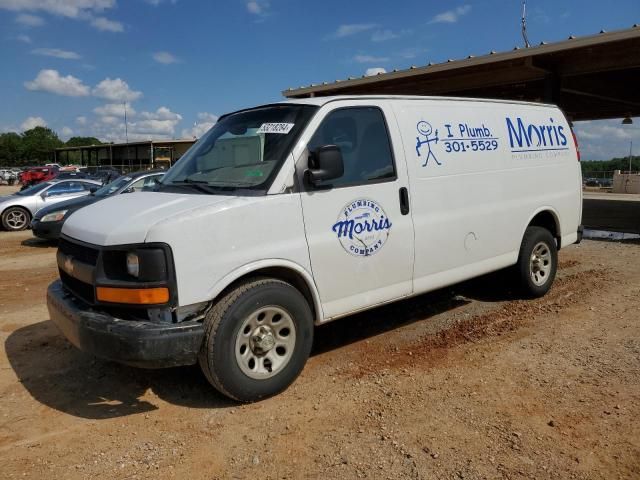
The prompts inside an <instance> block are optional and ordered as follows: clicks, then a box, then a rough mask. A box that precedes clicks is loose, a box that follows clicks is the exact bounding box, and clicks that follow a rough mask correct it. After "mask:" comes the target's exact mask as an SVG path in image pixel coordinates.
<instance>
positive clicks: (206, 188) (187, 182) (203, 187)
mask: <svg viewBox="0 0 640 480" xmlns="http://www.w3.org/2000/svg"><path fill="white" fill-rule="evenodd" d="M163 185H164V184H163ZM166 185H167V186H169V185H178V186H180V187H193V188H195V189H196V190H200V191H201V192H204V193H215V190H214V189H213V188H212V187H211V186H210V185H209V184H208V183H207V182H205V181H202V180H192V179H190V178H185V179H184V180H181V181H177V182H171V183H168V184H166Z"/></svg>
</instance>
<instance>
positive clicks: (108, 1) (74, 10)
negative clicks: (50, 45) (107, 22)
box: [0, 0, 116, 18]
mask: <svg viewBox="0 0 640 480" xmlns="http://www.w3.org/2000/svg"><path fill="white" fill-rule="evenodd" d="M115 5H116V0H0V9H4V10H11V11H14V12H21V11H33V12H35V11H42V12H46V13H50V14H52V15H59V16H61V17H69V18H79V17H82V16H86V15H90V14H93V13H99V12H103V11H105V10H108V9H110V8H113V7H114V6H115Z"/></svg>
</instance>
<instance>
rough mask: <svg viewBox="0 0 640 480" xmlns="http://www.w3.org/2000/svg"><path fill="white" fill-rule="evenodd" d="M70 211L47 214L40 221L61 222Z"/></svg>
mask: <svg viewBox="0 0 640 480" xmlns="http://www.w3.org/2000/svg"><path fill="white" fill-rule="evenodd" d="M67 212H68V210H58V211H57V212H51V213H47V214H46V215H45V216H44V217H42V218H41V219H40V221H41V222H59V221H60V220H62V219H63V218H64V216H65V214H66V213H67Z"/></svg>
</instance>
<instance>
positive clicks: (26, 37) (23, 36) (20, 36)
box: [16, 35, 32, 43]
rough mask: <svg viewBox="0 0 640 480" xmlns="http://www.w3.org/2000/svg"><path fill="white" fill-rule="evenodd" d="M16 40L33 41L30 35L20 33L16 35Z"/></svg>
mask: <svg viewBox="0 0 640 480" xmlns="http://www.w3.org/2000/svg"><path fill="white" fill-rule="evenodd" d="M16 40H18V41H19V42H22V43H32V42H31V37H30V36H29V35H18V36H17V37H16Z"/></svg>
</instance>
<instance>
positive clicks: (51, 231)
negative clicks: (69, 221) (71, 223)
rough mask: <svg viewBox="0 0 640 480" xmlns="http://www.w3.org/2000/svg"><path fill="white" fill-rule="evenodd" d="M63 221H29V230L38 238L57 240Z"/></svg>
mask: <svg viewBox="0 0 640 480" xmlns="http://www.w3.org/2000/svg"><path fill="white" fill-rule="evenodd" d="M63 223H64V222H44V223H43V222H41V221H40V220H36V219H34V220H32V221H31V231H32V232H33V234H34V235H35V236H36V237H38V238H43V239H45V240H58V239H59V238H60V232H61V231H62V225H63Z"/></svg>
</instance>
